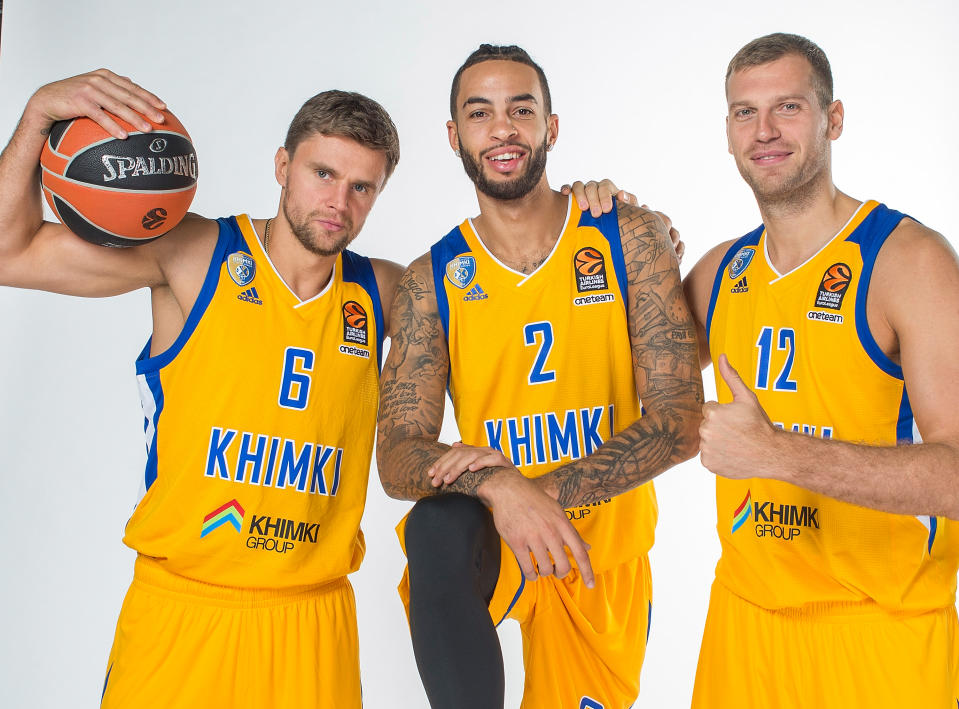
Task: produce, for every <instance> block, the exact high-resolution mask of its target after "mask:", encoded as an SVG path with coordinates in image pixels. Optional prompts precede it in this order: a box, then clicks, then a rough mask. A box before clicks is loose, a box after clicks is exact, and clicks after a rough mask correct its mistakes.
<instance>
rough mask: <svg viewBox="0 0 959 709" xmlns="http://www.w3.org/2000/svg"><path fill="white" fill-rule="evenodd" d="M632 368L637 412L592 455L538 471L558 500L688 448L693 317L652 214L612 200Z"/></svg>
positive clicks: (580, 499)
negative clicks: (623, 265) (615, 210)
mask: <svg viewBox="0 0 959 709" xmlns="http://www.w3.org/2000/svg"><path fill="white" fill-rule="evenodd" d="M619 230H620V237H621V238H622V243H623V254H624V256H625V261H626V271H627V281H628V284H627V287H628V305H627V310H626V318H627V324H628V327H629V338H630V343H631V345H632V354H633V371H634V373H635V378H636V388H637V392H638V394H639V397H640V400H641V401H642V404H643V409H644V414H643V416H642V417H641V418H640V419H638V420H637V421H635V422H633V423H632V424H631V425H630V426H629V427H627V428H626V429H624V430H622V431H620V432H619V433H618V434H617V435H615V436H613V437H611V438H610V439H609V440H607V441H606V442H605V443H604V444H603V445H602V446H600V447H599V448H598V449H597V450H596V451H595V452H594V453H593V454H592V455H590V456H588V457H585V458H581V459H579V460H576V461H573V462H571V463H568V464H566V465H563V466H561V467H559V468H557V469H555V470H553V471H551V472H550V473H548V474H546V475H544V476H543V477H542V478H540V479H539V480H540V483H541V484H542V485H543V486H544V488H545V489H546V490H548V491H550V492H551V493H552V494H554V495H555V496H556V497H557V499H558V501H559V503H560V504H561V505H562V506H563V507H575V506H577V505H585V504H588V503H590V502H596V501H598V500H602V499H605V498H608V497H610V496H613V495H618V494H620V493H623V492H626V491H627V490H630V489H632V488H634V487H637V486H639V485H641V484H643V483H644V482H646V481H648V480H650V479H652V478H653V477H655V476H656V475H658V474H659V473H661V472H663V471H664V470H666V469H668V468H670V467H671V466H673V465H675V464H676V463H679V462H682V461H683V460H686V459H688V458H691V457H692V456H693V455H695V453H696V451H697V450H698V449H699V422H700V419H701V416H702V404H703V383H702V377H701V375H700V368H699V354H698V343H697V339H696V324H695V321H694V320H693V317H692V315H691V314H690V312H689V309H688V308H687V307H686V301H685V299H684V297H683V290H682V283H681V281H680V277H679V265H678V263H677V260H676V256H675V253H674V252H673V248H672V246H671V244H670V241H669V234H668V233H667V232H666V229H665V227H664V226H663V224H662V222H661V221H660V220H659V218H658V217H657V216H655V215H654V214H652V213H651V212H647V211H646V210H643V209H638V208H634V207H629V205H623V204H620V205H619Z"/></svg>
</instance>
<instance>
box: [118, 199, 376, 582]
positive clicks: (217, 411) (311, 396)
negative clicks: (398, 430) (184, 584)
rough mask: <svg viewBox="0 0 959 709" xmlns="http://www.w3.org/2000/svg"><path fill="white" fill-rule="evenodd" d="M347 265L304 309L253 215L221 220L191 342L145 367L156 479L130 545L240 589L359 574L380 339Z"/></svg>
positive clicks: (184, 571)
mask: <svg viewBox="0 0 959 709" xmlns="http://www.w3.org/2000/svg"><path fill="white" fill-rule="evenodd" d="M237 224H238V225H239V228H237V227H236V225H237ZM244 253H245V254H246V256H244V255H243V254H244ZM350 257H351V258H359V257H355V255H350ZM346 259H347V255H344V254H341V255H340V256H339V257H338V258H337V261H336V265H335V269H334V273H333V276H332V279H331V281H330V283H329V284H328V286H327V287H326V288H325V289H324V290H323V291H322V292H321V293H320V294H318V295H317V296H315V297H314V298H312V299H311V300H309V301H304V302H301V301H300V300H299V299H298V298H297V297H296V296H295V295H294V294H293V292H292V291H290V289H289V288H288V287H287V286H286V284H285V283H283V281H282V280H281V278H280V276H279V275H278V274H277V273H276V271H275V270H274V268H273V266H272V264H271V263H270V261H269V258H268V257H267V256H266V254H264V253H263V251H262V247H261V245H260V242H259V240H258V239H257V238H256V235H255V233H254V232H253V229H252V225H251V223H250V221H249V218H248V217H246V216H245V215H244V216H241V217H238V218H237V219H236V221H235V222H234V221H233V220H232V219H231V220H221V226H220V237H219V242H218V245H217V249H216V252H215V254H214V257H213V265H212V267H211V271H210V275H209V276H208V279H207V283H206V284H205V286H204V291H203V292H201V294H200V298H199V299H198V303H197V307H196V308H195V309H194V313H193V314H192V315H191V322H188V325H187V327H185V328H184V334H183V335H181V337H180V339H179V340H178V341H177V343H176V344H175V345H174V346H173V347H172V348H171V350H170V351H168V352H166V353H162V354H160V355H158V356H155V357H143V358H141V360H140V361H139V362H138V369H137V371H138V380H139V383H140V390H141V398H142V399H143V401H144V411H145V414H146V419H147V438H148V448H149V453H150V460H151V461H155V467H156V470H155V480H153V481H152V484H150V486H149V489H148V490H147V492H146V495H145V496H144V497H143V498H142V500H141V501H140V503H139V504H138V506H137V508H136V511H135V512H134V514H133V516H132V518H131V519H130V521H129V523H128V525H127V529H126V537H125V539H124V541H125V542H126V544H128V545H129V546H130V547H132V548H133V549H135V550H137V551H138V552H140V553H141V554H143V555H146V556H150V557H153V558H156V559H159V560H162V563H163V565H164V566H165V568H166V569H167V570H168V571H170V572H172V573H176V574H178V575H180V576H185V577H188V578H192V579H196V580H199V581H205V582H207V583H215V584H220V585H225V586H235V587H248V588H283V587H290V586H301V585H304V584H316V583H323V582H325V581H328V580H330V579H334V578H339V577H341V576H344V575H346V574H347V573H349V572H351V571H354V570H355V569H356V568H357V567H358V566H359V564H360V561H361V560H362V557H363V553H364V550H365V544H364V541H363V535H362V533H361V532H360V530H359V524H360V517H361V516H362V513H363V506H364V503H365V500H366V490H367V480H368V476H369V464H370V456H371V452H372V445H373V434H374V428H375V420H376V407H377V387H378V377H379V370H378V363H377V342H378V339H379V337H380V333H378V332H377V322H376V318H375V317H374V312H375V309H376V308H377V307H378V303H376V302H375V301H374V299H373V297H372V296H371V294H370V293H369V292H368V291H367V289H366V288H364V287H363V286H361V285H360V284H358V283H356V282H347V281H346V280H344V279H345V275H344V274H347V273H350V272H351V271H350V269H349V268H346V266H347V264H345V260H346ZM251 262H252V264H253V265H252V266H251ZM351 263H352V262H351ZM238 274H239V275H238ZM251 275H252V279H250V276H251ZM248 279H250V280H248ZM374 290H375V289H374ZM351 303H352V304H353V305H351ZM357 305H358V306H359V307H360V309H361V310H362V311H363V312H365V314H366V316H367V317H366V318H365V319H366V322H365V323H362V322H360V320H358V319H357V313H358V312H359V311H357V310H356V306H357ZM204 306H205V310H204ZM196 316H201V317H199V318H198V320H197V319H196ZM361 319H362V318H361ZM348 320H350V321H351V322H353V323H354V324H356V325H357V327H356V328H352V329H351V328H348V327H347V326H348V324H349V323H348ZM194 321H195V322H194ZM149 471H150V465H149V464H148V472H147V483H148V484H149V482H150V480H149V478H150V474H149ZM223 516H225V517H226V519H224V518H223ZM218 523H219V524H218ZM217 524H218V526H217Z"/></svg>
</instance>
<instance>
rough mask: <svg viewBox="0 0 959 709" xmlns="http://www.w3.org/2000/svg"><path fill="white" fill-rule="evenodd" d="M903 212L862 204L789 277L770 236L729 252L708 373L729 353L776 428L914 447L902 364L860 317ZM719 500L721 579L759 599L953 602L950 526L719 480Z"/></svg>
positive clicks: (771, 483)
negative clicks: (771, 252) (772, 257)
mask: <svg viewBox="0 0 959 709" xmlns="http://www.w3.org/2000/svg"><path fill="white" fill-rule="evenodd" d="M903 216H904V215H902V214H901V213H899V212H895V211H892V210H890V209H888V208H887V207H885V206H884V205H880V204H878V203H877V202H866V203H864V204H862V205H861V206H860V207H859V209H858V210H857V211H856V213H855V214H854V215H853V216H852V218H851V219H850V220H849V222H848V223H847V224H846V225H845V226H844V227H843V229H842V230H841V231H840V232H839V233H838V234H837V235H836V236H835V237H833V239H832V240H831V241H829V242H828V243H827V244H826V245H825V246H823V248H822V249H821V250H820V251H819V252H818V253H816V254H815V255H814V256H812V257H811V258H810V259H809V260H808V261H806V262H805V263H803V264H802V265H800V266H798V267H797V268H795V269H793V270H792V271H790V272H789V273H784V274H781V273H778V272H777V271H776V270H775V269H774V268H773V266H772V265H771V264H770V262H769V260H768V258H767V256H766V237H765V232H764V230H763V228H762V227H759V228H758V229H756V230H755V231H753V232H752V233H750V234H747V235H746V236H744V237H743V238H741V239H740V240H739V241H737V242H736V243H735V244H733V246H732V247H731V248H730V249H729V251H728V252H727V253H726V255H725V257H724V258H723V261H722V263H721V265H720V268H719V271H718V273H717V274H716V277H715V281H714V284H713V290H712V295H711V298H710V304H709V313H708V316H707V323H706V326H707V332H708V334H709V349H710V352H711V354H712V358H713V362H714V364H715V362H716V360H717V359H718V358H719V355H720V354H723V353H725V354H726V356H727V357H728V358H729V362H730V364H732V366H733V367H735V368H736V369H737V370H738V371H739V373H740V375H741V376H742V378H743V381H744V382H746V384H747V385H748V386H749V388H750V389H752V390H753V391H754V392H755V393H756V395H757V396H758V398H759V402H760V403H761V404H762V406H763V408H764V409H765V411H766V413H767V415H768V416H769V418H770V419H771V420H772V421H773V422H774V423H775V424H776V425H777V426H780V427H782V428H785V429H786V430H788V431H795V432H798V433H803V434H806V435H810V436H817V437H821V438H835V439H838V440H844V441H850V442H852V443H862V444H867V445H879V446H894V445H897V444H908V443H912V442H917V443H918V442H919V440H920V439H919V431H918V430H917V428H916V426H915V423H914V421H913V415H912V409H911V408H910V406H909V396H908V394H907V392H906V388H905V382H904V380H903V374H902V368H901V367H900V366H899V365H897V364H896V363H895V362H893V361H892V360H890V359H889V357H887V356H886V355H885V354H884V353H883V352H882V351H881V350H880V349H879V346H878V345H877V344H876V341H875V340H874V339H873V336H872V334H871V333H870V331H869V325H868V323H867V321H866V295H867V293H868V289H869V283H870V279H871V278H872V273H873V266H874V264H875V261H876V255H877V254H878V253H879V249H880V248H881V247H882V245H883V243H884V242H885V240H886V238H887V237H888V235H889V234H890V233H891V232H892V230H893V229H895V227H896V226H897V225H898V224H899V222H900V221H901V220H902V218H903ZM714 371H716V372H717V373H716V389H717V392H718V398H719V401H720V403H726V402H728V401H730V400H731V396H730V393H729V389H728V387H727V386H726V385H725V383H724V382H723V381H722V378H721V377H720V376H719V374H718V369H716V368H715V367H714ZM813 462H814V464H815V465H820V466H829V465H831V464H832V462H831V461H830V460H829V459H828V458H826V459H823V460H817V461H813ZM716 503H717V508H718V529H719V538H720V541H721V543H722V557H721V558H720V561H719V565H718V566H717V569H716V578H717V580H718V581H720V582H721V583H723V584H724V585H725V586H726V587H727V588H729V589H730V590H731V591H733V592H734V593H736V594H737V595H739V596H741V597H742V598H745V599H747V600H749V601H751V602H752V603H755V604H757V605H760V606H762V607H765V608H793V607H799V606H803V605H806V604H809V603H816V602H842V601H875V602H876V603H877V604H879V605H880V606H881V607H883V608H885V609H887V610H894V611H895V610H905V611H921V610H929V609H933V608H941V607H944V606H949V605H951V604H953V603H954V602H955V591H956V569H957V565H959V564H957V561H959V534H957V532H959V529H957V525H956V523H955V522H952V521H949V520H947V519H946V518H944V517H939V518H937V517H928V516H921V517H914V516H910V515H896V514H889V513H887V512H879V511H877V510H871V509H866V508H864V507H859V506H857V505H853V504H849V503H845V502H840V501H838V500H835V499H833V498H830V497H827V496H825V495H820V494H817V493H814V492H811V491H809V490H805V489H803V488H801V487H797V486H795V485H791V484H789V483H784V482H779V481H775V480H769V479H765V478H752V479H748V480H728V479H726V478H722V477H717V478H716Z"/></svg>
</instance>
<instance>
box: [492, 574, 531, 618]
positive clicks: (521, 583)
mask: <svg viewBox="0 0 959 709" xmlns="http://www.w3.org/2000/svg"><path fill="white" fill-rule="evenodd" d="M513 559H514V560H515V561H516V565H517V566H519V561H518V560H516V557H513ZM524 588H526V576H525V575H524V574H523V567H522V566H520V567H519V588H517V589H516V593H515V594H514V595H513V600H512V601H510V602H509V607H507V609H506V612H505V613H503V617H502V618H500V619H499V622H498V623H496V627H497V628H498V627H499V625H500V623H502V622H503V621H504V620H506V619H507V618H508V617H509V614H510V611H512V610H513V606H515V605H516V602H517V601H519V597H520V596H522V595H523V589H524Z"/></svg>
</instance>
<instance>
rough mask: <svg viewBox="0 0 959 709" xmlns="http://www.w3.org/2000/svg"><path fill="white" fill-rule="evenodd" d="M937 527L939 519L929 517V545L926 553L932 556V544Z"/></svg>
mask: <svg viewBox="0 0 959 709" xmlns="http://www.w3.org/2000/svg"><path fill="white" fill-rule="evenodd" d="M938 527H939V518H938V517H933V516H932V515H930V516H929V545H928V547H927V551H928V552H929V553H930V554H932V543H933V542H934V541H936V530H937V529H938Z"/></svg>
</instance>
